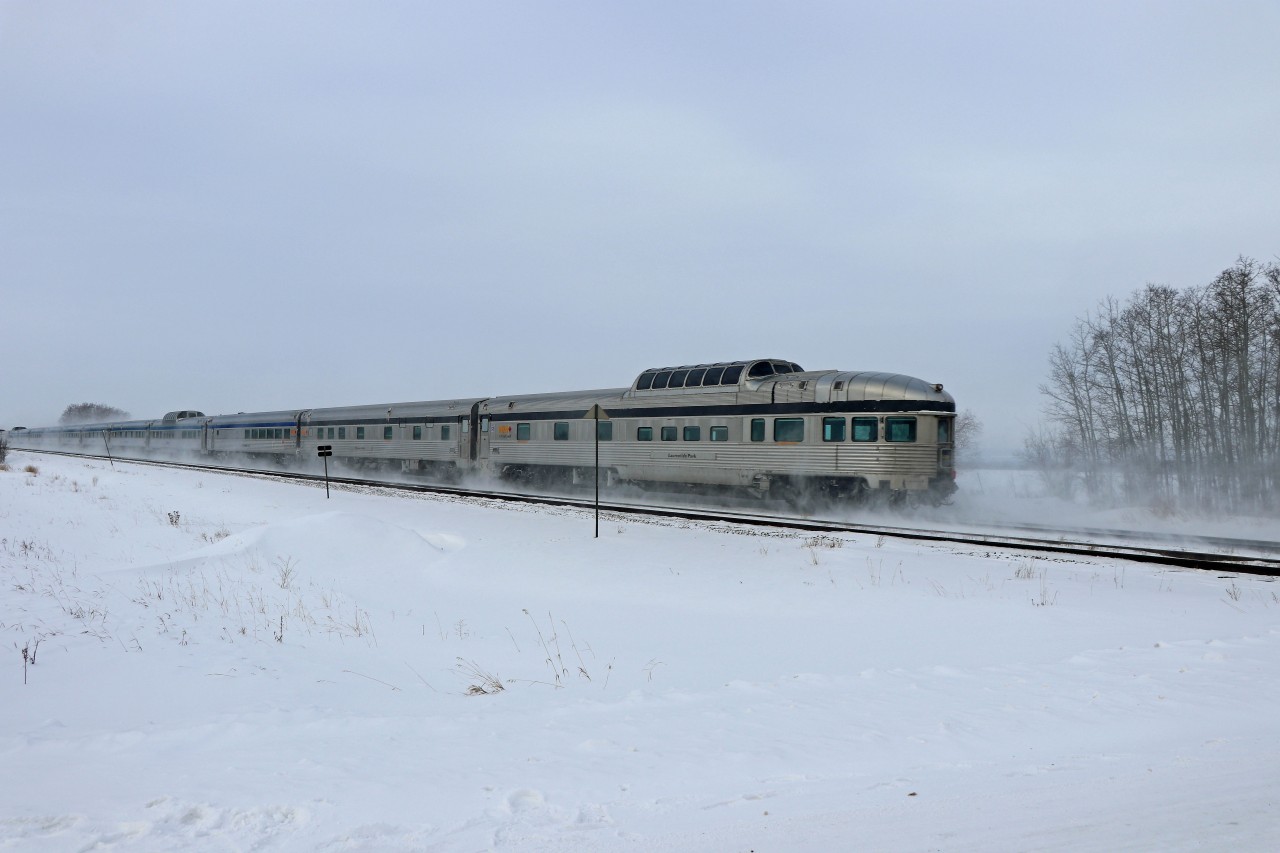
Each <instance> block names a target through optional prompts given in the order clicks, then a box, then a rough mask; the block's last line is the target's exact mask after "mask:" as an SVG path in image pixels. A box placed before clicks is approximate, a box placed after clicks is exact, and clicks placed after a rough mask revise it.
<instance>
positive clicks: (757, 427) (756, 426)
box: [751, 418, 764, 441]
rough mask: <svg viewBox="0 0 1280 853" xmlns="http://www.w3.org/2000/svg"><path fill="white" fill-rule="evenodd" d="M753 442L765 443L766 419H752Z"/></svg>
mask: <svg viewBox="0 0 1280 853" xmlns="http://www.w3.org/2000/svg"><path fill="white" fill-rule="evenodd" d="M751 440H752V441H764V418H752V419H751Z"/></svg>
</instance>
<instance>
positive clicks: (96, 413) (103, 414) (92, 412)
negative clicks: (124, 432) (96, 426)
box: [58, 403, 129, 424]
mask: <svg viewBox="0 0 1280 853" xmlns="http://www.w3.org/2000/svg"><path fill="white" fill-rule="evenodd" d="M128 419H129V413H128V412H126V411H124V410H123V409H117V408H116V407H115V406H108V405H105V404H103V403H72V404H71V405H70V406H67V408H66V409H64V410H63V412H62V415H61V416H60V417H59V418H58V423H60V424H92V423H99V422H101V421H124V420H128Z"/></svg>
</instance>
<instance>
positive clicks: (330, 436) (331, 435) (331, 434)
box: [329, 427, 346, 438]
mask: <svg viewBox="0 0 1280 853" xmlns="http://www.w3.org/2000/svg"><path fill="white" fill-rule="evenodd" d="M329 438H333V427H329ZM343 438H346V436H345V435H344V436H343Z"/></svg>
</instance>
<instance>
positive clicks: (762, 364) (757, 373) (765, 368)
mask: <svg viewBox="0 0 1280 853" xmlns="http://www.w3.org/2000/svg"><path fill="white" fill-rule="evenodd" d="M773 372H774V371H773V365H772V364H770V363H769V362H767V361H757V362H756V363H755V364H753V365H751V372H750V373H748V374H747V378H748V379H759V378H760V377H761V376H769V375H771V374H772V373H773Z"/></svg>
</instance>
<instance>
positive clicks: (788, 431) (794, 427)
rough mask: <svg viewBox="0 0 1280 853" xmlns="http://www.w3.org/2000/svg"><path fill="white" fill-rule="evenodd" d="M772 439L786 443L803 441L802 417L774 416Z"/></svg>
mask: <svg viewBox="0 0 1280 853" xmlns="http://www.w3.org/2000/svg"><path fill="white" fill-rule="evenodd" d="M773 440H774V441H778V442H783V443H788V444H797V443H799V442H801V441H804V418H774V419H773Z"/></svg>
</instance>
